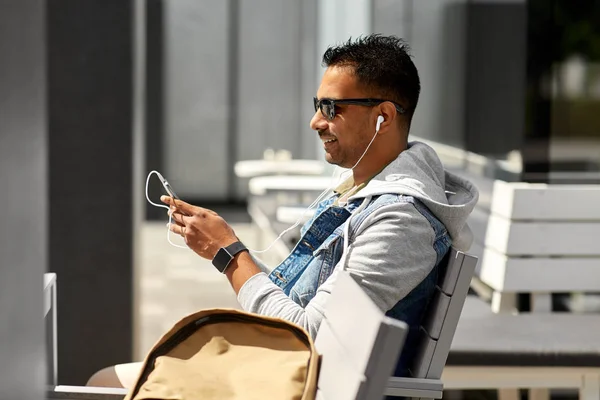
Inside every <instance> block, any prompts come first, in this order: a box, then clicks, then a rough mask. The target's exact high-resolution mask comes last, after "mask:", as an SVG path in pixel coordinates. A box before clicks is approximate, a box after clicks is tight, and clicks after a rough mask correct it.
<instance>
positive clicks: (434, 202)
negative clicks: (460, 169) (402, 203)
mask: <svg viewBox="0 0 600 400" xmlns="http://www.w3.org/2000/svg"><path fill="white" fill-rule="evenodd" d="M387 193H396V194H403V195H407V196H413V197H415V198H417V199H419V200H421V201H422V202H423V203H424V204H425V205H426V206H427V208H428V209H429V210H430V211H431V212H432V213H433V214H434V215H435V216H436V217H437V218H438V219H439V220H440V221H441V222H442V223H443V224H444V225H445V226H446V229H447V230H448V233H449V234H450V237H451V238H452V241H453V246H455V247H456V248H458V249H460V250H467V249H468V248H469V247H470V245H471V242H472V241H473V235H472V233H471V231H470V229H469V227H468V225H467V218H468V217H469V214H471V211H473V208H474V207H475V204H477V201H478V199H479V191H478V190H477V188H476V187H475V186H474V185H473V184H472V183H471V182H469V181H467V180H466V179H463V178H461V177H459V176H458V175H455V174H453V173H451V172H448V171H446V170H445V169H444V166H443V165H442V162H441V161H440V159H439V158H438V156H437V154H436V153H435V151H434V150H433V149H432V148H431V147H429V146H428V145H426V144H424V143H422V142H410V143H409V144H408V147H407V149H406V150H404V151H403V152H402V153H400V155H399V156H398V157H397V158H396V159H395V160H394V161H392V162H391V163H390V164H388V165H387V166H386V167H385V168H384V169H383V171H381V172H380V173H379V174H378V175H376V176H375V177H374V178H373V179H371V180H370V181H369V183H368V184H367V185H366V186H365V187H364V188H363V189H361V190H360V191H359V192H358V193H356V194H355V195H353V196H351V197H350V199H349V200H352V199H360V198H367V197H373V196H376V195H381V194H387Z"/></svg>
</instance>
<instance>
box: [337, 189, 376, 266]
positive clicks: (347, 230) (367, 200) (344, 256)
mask: <svg viewBox="0 0 600 400" xmlns="http://www.w3.org/2000/svg"><path fill="white" fill-rule="evenodd" d="M372 197H373V196H367V197H365V199H364V200H363V202H362V203H361V205H360V206H358V208H357V209H356V210H354V211H353V212H352V215H350V217H349V218H348V219H347V220H346V226H345V227H344V251H343V252H342V259H341V260H340V262H341V263H342V271H345V270H346V260H347V259H348V248H349V247H350V244H349V241H350V221H351V220H352V217H353V216H354V215H356V214H359V213H360V212H361V211H362V210H364V209H365V208H366V207H367V205H368V204H369V203H370V202H371V199H372Z"/></svg>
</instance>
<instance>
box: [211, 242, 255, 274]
mask: <svg viewBox="0 0 600 400" xmlns="http://www.w3.org/2000/svg"><path fill="white" fill-rule="evenodd" d="M244 250H248V248H247V247H246V246H245V245H244V244H243V243H242V242H240V241H237V242H234V243H232V244H230V245H229V246H227V247H221V248H220V249H219V251H218V252H217V254H216V255H215V257H214V258H213V260H212V263H213V265H214V266H215V267H216V268H217V269H218V270H219V271H220V272H225V270H226V269H227V267H228V266H229V264H230V263H231V261H232V260H233V258H234V257H235V256H236V254H238V253H239V252H241V251H244Z"/></svg>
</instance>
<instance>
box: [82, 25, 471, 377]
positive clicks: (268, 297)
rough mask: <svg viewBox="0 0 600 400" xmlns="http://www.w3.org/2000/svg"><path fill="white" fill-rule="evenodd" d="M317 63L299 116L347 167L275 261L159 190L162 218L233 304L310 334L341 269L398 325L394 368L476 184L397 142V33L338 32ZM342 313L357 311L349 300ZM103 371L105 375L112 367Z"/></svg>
mask: <svg viewBox="0 0 600 400" xmlns="http://www.w3.org/2000/svg"><path fill="white" fill-rule="evenodd" d="M323 64H324V66H326V67H327V70H326V71H325V73H324V75H323V78H322V81H321V85H320V87H319V90H318V92H317V97H316V98H315V99H314V104H315V114H314V116H313V118H312V120H311V122H310V126H311V128H312V129H313V130H315V131H316V132H317V133H318V135H319V138H320V139H321V140H322V141H323V146H324V149H325V153H326V160H327V162H329V163H331V164H335V165H338V166H340V167H343V168H351V169H352V175H351V176H350V177H349V178H348V180H347V181H345V182H344V183H343V184H341V185H340V186H339V187H338V188H337V189H336V190H335V193H334V194H333V195H332V196H330V197H329V198H327V199H326V200H324V201H322V202H321V203H320V204H319V205H318V207H317V210H316V212H315V214H314V217H313V218H312V219H311V220H310V221H309V222H308V223H307V224H305V225H304V227H303V228H302V236H301V238H300V240H299V242H298V244H297V246H296V247H295V248H294V250H293V251H292V253H291V254H290V255H289V256H288V258H287V259H286V260H284V261H283V262H282V263H281V264H280V265H279V266H278V267H276V268H275V269H274V270H273V271H272V272H270V273H269V272H268V269H267V268H266V267H265V266H263V265H261V264H260V262H259V261H258V260H257V259H256V258H254V257H252V256H251V255H250V254H249V252H248V251H246V250H245V249H244V247H243V245H241V244H240V243H237V242H238V238H237V237H236V235H235V232H234V231H233V229H232V228H231V227H230V226H229V225H228V224H227V223H226V222H225V221H224V220H223V219H222V218H221V217H220V216H218V215H217V214H216V213H214V212H213V211H210V210H207V209H203V208H200V207H195V206H192V205H190V204H187V203H185V202H183V201H179V200H177V201H175V203H173V201H174V200H172V199H171V198H169V197H166V196H164V197H163V198H162V199H161V200H162V201H163V202H165V203H166V204H168V205H170V206H173V207H171V211H170V212H171V214H172V217H173V220H174V221H175V223H174V224H172V225H171V227H170V229H171V230H172V231H173V232H174V233H177V234H180V235H181V236H183V237H184V239H185V242H186V244H187V245H188V246H189V247H190V248H191V249H192V250H194V251H195V252H196V253H197V254H198V255H200V256H201V257H204V258H207V259H212V260H213V263H214V264H215V265H216V266H217V267H218V268H219V269H224V274H225V275H226V276H227V278H228V279H229V282H230V283H231V285H232V287H233V290H234V291H235V292H236V294H237V296H238V300H239V302H240V304H241V306H242V307H243V309H244V310H246V311H250V312H255V313H259V314H264V315H269V316H274V317H279V318H283V319H286V320H289V321H292V322H294V323H296V324H298V325H300V326H302V327H304V328H305V329H306V330H307V331H308V332H309V333H310V335H311V336H313V337H315V336H316V333H317V331H318V329H319V325H320V323H321V320H322V318H323V313H324V308H325V305H326V303H327V298H328V296H329V295H330V293H331V290H332V288H333V286H334V284H335V280H336V275H337V272H338V271H340V270H342V269H344V270H346V271H348V272H349V273H350V274H351V275H352V276H353V277H354V278H355V279H356V280H357V281H358V282H359V284H360V286H361V287H362V288H363V289H364V291H365V292H366V293H367V294H368V295H369V297H370V298H371V299H372V300H373V301H374V302H375V304H377V306H378V307H379V308H380V309H381V310H383V311H384V312H386V314H387V315H389V316H391V317H394V318H398V319H401V320H403V321H405V322H406V323H407V324H408V325H409V327H410V332H409V335H408V337H407V341H406V344H405V350H404V351H403V353H402V356H401V358H400V361H399V363H398V367H397V369H396V375H397V376H402V375H405V374H406V373H407V368H408V367H409V365H410V361H411V358H412V357H413V356H414V350H415V347H416V345H415V341H416V339H417V333H418V332H417V331H418V326H419V324H420V322H421V316H422V314H423V312H424V309H425V307H426V305H427V303H428V301H429V299H430V298H431V297H432V295H433V291H434V287H435V283H436V279H437V266H438V264H439V263H440V261H441V260H442V258H443V257H444V255H445V254H446V253H447V252H448V251H449V249H450V246H451V245H454V246H455V247H457V248H459V249H465V248H466V247H468V245H469V243H468V242H469V237H468V234H467V233H468V228H467V227H466V219H467V217H468V215H469V214H470V212H471V211H472V209H473V207H474V206H475V203H476V202H477V198H478V192H477V190H476V188H475V187H474V186H473V185H472V184H471V183H469V182H467V181H465V180H463V179H461V178H459V177H457V176H455V175H452V174H450V173H448V172H445V171H444V168H443V166H442V164H441V162H440V160H439V159H438V157H437V156H436V154H435V152H434V151H433V150H432V149H431V148H430V147H428V146H426V145H425V144H422V143H418V142H413V143H408V133H409V128H410V124H411V119H412V116H413V114H414V112H415V109H416V106H417V101H418V98H419V92H420V82H419V76H418V72H417V69H416V67H415V65H414V64H413V62H412V60H411V58H410V56H409V54H408V52H407V46H406V45H405V44H404V42H403V41H402V40H401V39H398V38H396V37H385V36H380V35H370V36H366V37H362V38H359V39H358V40H355V41H352V40H350V41H348V42H347V43H345V44H342V45H340V46H336V47H330V48H329V49H327V51H326V52H325V54H324V56H323ZM231 245H233V250H231V249H232V247H229V246H231ZM224 248H229V253H234V255H233V257H228V256H227V254H226V253H225V252H224V251H223V250H222V249H224ZM348 318H360V315H355V314H352V311H351V310H349V313H348ZM137 368H139V366H133V367H128V366H118V367H117V369H116V376H118V377H119V381H118V382H119V383H120V384H122V385H124V386H127V384H128V383H130V382H132V380H131V379H133V378H134V377H135V376H136V373H133V377H132V376H131V371H132V370H133V371H136V372H137V370H136V369H137ZM103 374H104V375H103V376H104V377H106V376H108V375H107V374H109V375H111V376H115V372H114V370H110V372H107V370H105V371H103ZM114 382H115V381H114V380H113V383H112V384H113V385H114V384H115V383H114ZM90 384H100V382H98V380H94V379H92V381H90Z"/></svg>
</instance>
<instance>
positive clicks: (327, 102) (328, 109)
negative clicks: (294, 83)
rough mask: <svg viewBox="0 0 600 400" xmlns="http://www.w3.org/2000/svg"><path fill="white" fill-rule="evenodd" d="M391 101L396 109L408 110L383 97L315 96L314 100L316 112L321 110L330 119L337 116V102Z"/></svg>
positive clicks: (402, 112) (367, 102)
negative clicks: (346, 97)
mask: <svg viewBox="0 0 600 400" xmlns="http://www.w3.org/2000/svg"><path fill="white" fill-rule="evenodd" d="M386 101H389V102H390V103H392V104H394V106H396V110H397V111H398V112H399V113H400V114H404V113H405V112H406V110H405V109H404V108H403V107H402V106H401V105H400V104H398V103H395V102H393V101H391V100H383V99H339V100H337V99H320V100H319V99H317V98H316V97H313V102H314V105H315V112H316V111H317V110H319V109H320V110H321V114H323V116H324V117H325V118H327V119H328V120H329V121H331V120H332V119H334V118H335V106H336V104H350V105H355V106H370V107H372V106H376V105H378V104H381V103H384V102H386Z"/></svg>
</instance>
